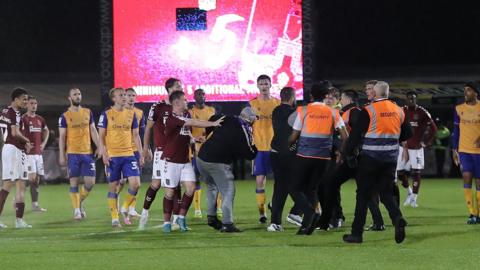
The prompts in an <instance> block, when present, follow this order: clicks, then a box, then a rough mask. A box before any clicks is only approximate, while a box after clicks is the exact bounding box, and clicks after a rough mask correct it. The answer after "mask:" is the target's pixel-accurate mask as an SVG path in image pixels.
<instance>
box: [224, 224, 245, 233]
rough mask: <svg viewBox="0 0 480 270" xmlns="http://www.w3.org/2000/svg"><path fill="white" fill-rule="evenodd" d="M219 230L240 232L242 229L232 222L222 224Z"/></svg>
mask: <svg viewBox="0 0 480 270" xmlns="http://www.w3.org/2000/svg"><path fill="white" fill-rule="evenodd" d="M220 232H222V233H240V232H242V230H240V229H239V228H237V227H235V225H234V224H223V225H222V228H221V229H220Z"/></svg>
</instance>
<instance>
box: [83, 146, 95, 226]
mask: <svg viewBox="0 0 480 270" xmlns="http://www.w3.org/2000/svg"><path fill="white" fill-rule="evenodd" d="M80 166H81V168H80V170H81V174H82V176H83V182H84V184H83V186H82V188H81V189H80V211H81V213H82V217H83V218H84V217H86V212H85V199H87V197H88V195H89V194H90V192H91V191H92V189H93V187H94V186H95V176H96V168H95V160H94V159H93V156H92V155H82V162H81V165H80Z"/></svg>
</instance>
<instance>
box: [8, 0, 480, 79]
mask: <svg viewBox="0 0 480 270" xmlns="http://www.w3.org/2000/svg"><path fill="white" fill-rule="evenodd" d="M314 2H316V5H317V8H318V11H317V12H318V13H317V14H318V16H317V22H316V27H317V28H316V33H315V36H316V41H317V45H316V47H315V53H316V56H315V57H316V59H317V61H316V65H317V70H320V71H322V72H327V71H328V70H330V69H336V70H342V69H350V68H358V67H362V68H365V67H366V68H369V67H377V68H378V67H385V66H391V67H399V66H400V67H401V66H424V65H431V66H437V67H442V66H447V65H472V64H480V34H479V33H480V12H478V9H476V8H475V7H474V4H473V3H474V2H475V1H448V2H447V1H445V2H444V1H425V0H417V1H406V0H403V1H397V0H384V1H352V0H350V1H348V0H335V1H333V0H329V1H326V0H321V1H320V0H315V1H314ZM0 25H1V31H0V41H1V42H0V59H1V61H0V73H6V72H8V73H12V72H13V73H35V72H99V67H98V64H97V62H98V58H99V42H98V35H99V31H98V25H99V4H98V1H96V0H76V1H73V0H2V1H0Z"/></svg>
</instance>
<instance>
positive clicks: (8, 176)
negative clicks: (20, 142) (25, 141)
mask: <svg viewBox="0 0 480 270" xmlns="http://www.w3.org/2000/svg"><path fill="white" fill-rule="evenodd" d="M2 166H3V167H2V179H3V180H11V181H15V180H18V179H21V180H27V179H28V173H27V155H26V154H25V152H23V151H21V150H20V149H18V148H17V147H15V146H14V145H11V144H5V145H4V146H3V149H2Z"/></svg>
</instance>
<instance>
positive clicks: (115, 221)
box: [106, 157, 124, 228]
mask: <svg viewBox="0 0 480 270" xmlns="http://www.w3.org/2000/svg"><path fill="white" fill-rule="evenodd" d="M123 162H124V157H112V158H110V164H109V165H108V166H106V174H107V182H108V194H107V203H108V207H109V208H110V216H111V219H112V227H114V228H118V227H121V225H120V220H119V215H118V212H119V211H118V193H117V190H118V185H119V182H120V179H121V178H122V165H123Z"/></svg>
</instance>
